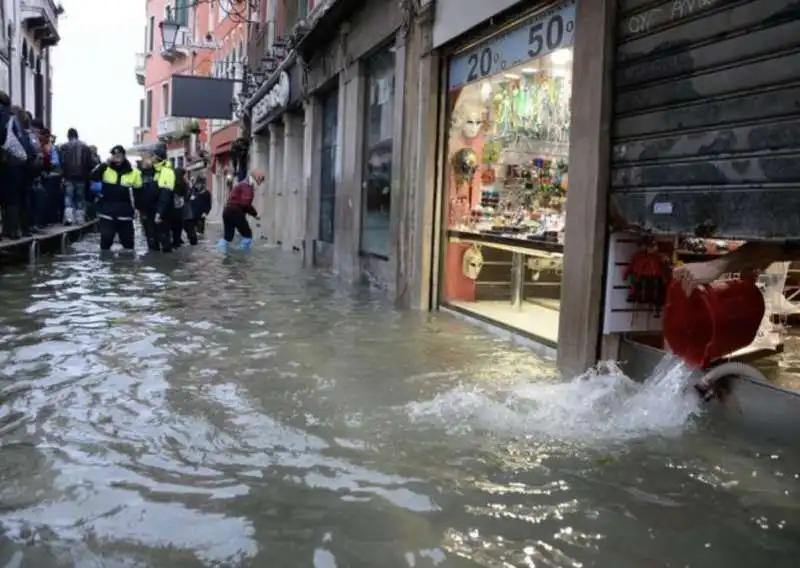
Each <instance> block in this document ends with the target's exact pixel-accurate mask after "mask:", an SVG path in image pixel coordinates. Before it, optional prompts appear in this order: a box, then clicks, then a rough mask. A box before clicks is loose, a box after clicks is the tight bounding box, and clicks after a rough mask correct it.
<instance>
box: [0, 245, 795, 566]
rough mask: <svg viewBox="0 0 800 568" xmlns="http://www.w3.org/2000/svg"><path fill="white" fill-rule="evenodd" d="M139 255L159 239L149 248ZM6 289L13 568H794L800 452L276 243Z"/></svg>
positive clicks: (1, 469)
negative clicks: (561, 364) (567, 363)
mask: <svg viewBox="0 0 800 568" xmlns="http://www.w3.org/2000/svg"><path fill="white" fill-rule="evenodd" d="M138 246H139V248H142V246H143V243H139V245H138ZM97 249H98V244H97V242H96V237H94V236H92V237H90V238H87V239H86V240H85V241H83V242H80V243H78V244H77V245H76V246H75V248H74V250H73V251H72V252H70V253H69V254H66V255H62V256H59V257H56V258H51V259H47V258H45V259H42V261H41V263H40V264H39V265H38V266H37V267H35V268H25V267H23V268H18V269H6V270H5V271H4V272H3V273H2V274H1V275H0V302H2V306H3V310H2V313H0V326H1V327H2V344H1V345H0V359H1V360H2V377H0V380H1V384H2V391H1V392H2V403H1V404H0V444H2V449H1V450H0V479H2V484H0V503H1V504H2V508H0V567H3V568H45V567H72V566H75V567H87V568H90V567H91V568H94V567H115V568H116V567H136V568H139V567H142V568H144V567H154V568H155V567H158V568H162V567H163V568H171V567H175V568H194V567H206V566H214V567H251V566H252V567H258V568H260V567H264V568H267V567H268V568H294V567H302V566H313V567H315V568H333V567H338V568H351V567H352V568H372V567H380V568H391V567H408V568H417V567H428V566H443V567H492V568H494V567H497V568H500V567H503V568H505V567H512V566H514V567H515V566H520V567H523V566H525V567H533V566H535V567H573V568H581V567H590V566H596V567H601V568H658V567H679V568H683V567H686V566H691V567H695V566H696V567H711V566H725V567H727V568H735V567H742V568H752V567H754V566H759V565H770V566H772V567H773V568H774V567H783V566H786V567H789V566H796V563H797V557H798V556H797V555H798V554H800V491H799V490H800V457H799V456H798V454H797V451H796V450H794V451H792V450H790V448H788V447H780V446H774V445H770V444H767V443H763V442H758V441H755V440H746V439H744V438H743V437H742V436H740V435H738V434H737V435H734V434H732V433H731V434H726V433H725V432H724V431H723V430H722V429H721V427H720V425H719V424H717V423H716V422H714V421H713V420H711V419H709V418H708V417H705V416H702V415H699V416H694V415H695V414H696V413H697V412H698V408H697V400H696V399H697V397H696V396H694V395H693V394H692V393H688V394H687V393H685V392H684V390H683V386H682V383H681V380H680V373H677V372H672V373H666V374H665V375H664V376H663V377H660V378H657V379H655V380H653V381H652V382H651V383H648V384H645V385H644V386H642V385H638V384H634V383H631V382H630V381H628V380H627V379H626V378H625V377H623V376H621V375H619V374H617V373H610V374H607V375H604V376H595V377H590V378H588V379H586V380H579V381H568V382H563V381H561V380H560V379H559V378H558V377H557V374H556V372H555V370H554V368H553V366H552V364H551V363H549V362H547V361H544V360H542V359H540V358H538V357H537V356H535V355H534V354H532V353H531V352H530V351H528V350H526V349H524V348H521V347H515V346H513V345H512V344H510V343H509V342H508V341H507V340H505V339H503V338H499V337H495V336H493V335H490V334H489V333H487V332H484V331H483V330H481V329H479V328H476V327H474V326H473V325H471V324H469V323H466V322H463V321H460V320H458V319H456V318H454V317H453V316H450V315H449V314H425V313H407V312H398V311H395V310H394V309H393V308H392V307H391V305H388V304H387V303H386V302H385V301H384V300H383V299H382V295H381V293H379V292H374V291H371V290H367V289H361V290H355V291H354V290H352V289H351V288H349V287H347V286H344V285H342V284H341V283H340V282H337V281H336V280H335V279H333V278H331V277H329V276H327V275H325V274H323V273H321V272H319V271H316V270H312V269H303V268H301V267H300V266H299V264H300V261H299V258H298V256H296V255H295V256H291V255H288V254H287V253H282V252H280V251H276V250H269V249H263V248H257V249H255V250H253V251H252V252H251V253H250V254H238V253H232V254H230V255H228V256H227V257H225V256H223V255H221V254H219V253H218V252H216V251H214V250H212V249H211V247H210V245H208V244H207V243H203V244H201V247H200V248H199V249H193V250H191V251H189V250H181V251H180V252H179V253H177V254H175V255H172V256H167V255H155V256H140V257H138V258H133V257H130V256H125V255H117V256H112V257H107V258H103V257H100V256H98V252H97Z"/></svg>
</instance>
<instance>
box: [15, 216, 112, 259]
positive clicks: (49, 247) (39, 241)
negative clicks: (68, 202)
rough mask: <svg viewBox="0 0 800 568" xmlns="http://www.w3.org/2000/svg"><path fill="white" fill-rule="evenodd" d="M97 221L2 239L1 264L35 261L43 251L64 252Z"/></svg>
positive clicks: (50, 228) (55, 227) (92, 227)
mask: <svg viewBox="0 0 800 568" xmlns="http://www.w3.org/2000/svg"><path fill="white" fill-rule="evenodd" d="M96 224H97V221H89V222H88V223H84V224H83V225H70V226H66V225H58V226H54V227H45V228H44V229H42V230H41V232H40V233H39V234H36V235H31V236H30V237H23V238H21V239H14V240H11V239H2V240H0V265H9V264H19V263H20V262H24V261H25V260H27V261H29V262H34V261H35V260H36V259H37V258H38V257H39V255H40V254H42V253H48V252H50V253H52V252H63V251H64V250H66V248H67V247H68V246H69V245H70V244H71V243H73V242H75V241H77V240H79V239H80V238H81V237H82V236H83V235H85V234H86V233H89V232H92V231H93V230H94V227H95V225H96Z"/></svg>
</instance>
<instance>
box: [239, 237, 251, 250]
mask: <svg viewBox="0 0 800 568" xmlns="http://www.w3.org/2000/svg"><path fill="white" fill-rule="evenodd" d="M251 246H253V239H242V242H240V243H239V250H250V247H251Z"/></svg>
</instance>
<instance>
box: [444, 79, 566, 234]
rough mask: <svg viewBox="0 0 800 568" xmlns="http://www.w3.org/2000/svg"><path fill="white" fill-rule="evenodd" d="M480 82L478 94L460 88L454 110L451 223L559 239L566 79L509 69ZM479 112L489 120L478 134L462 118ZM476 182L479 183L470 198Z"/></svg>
mask: <svg viewBox="0 0 800 568" xmlns="http://www.w3.org/2000/svg"><path fill="white" fill-rule="evenodd" d="M480 89H481V97H480V101H477V99H476V97H475V96H473V95H470V94H469V93H468V92H465V93H461V95H460V96H459V98H458V100H457V102H456V107H455V108H454V110H453V120H454V122H453V129H452V130H451V138H450V148H451V152H452V153H451V157H450V166H451V172H452V176H453V182H452V189H451V192H452V193H451V197H450V201H451V205H450V207H451V216H450V223H451V225H450V226H452V227H456V226H458V227H461V228H462V230H463V229H464V227H465V226H466V228H467V229H468V230H472V231H478V232H486V233H491V234H500V235H504V236H511V237H517V238H528V239H537V240H541V239H544V240H548V241H550V240H552V241H557V242H563V232H564V219H565V218H564V214H565V203H566V196H567V188H568V165H567V158H568V141H569V121H570V115H569V100H570V82H569V80H568V79H567V78H566V77H562V76H556V75H555V74H548V73H544V72H535V73H534V72H529V73H525V72H523V73H521V74H513V73H509V74H507V75H505V76H504V77H503V78H501V79H499V80H495V79H492V80H490V81H487V82H485V83H484V84H483V85H481V87H480ZM478 106H480V108H478ZM479 116H480V117H482V118H484V119H485V122H484V124H486V128H485V129H483V130H481V135H480V136H478V130H477V129H476V130H475V131H474V132H473V131H472V130H473V129H471V128H470V124H471V123H470V121H469V120H467V119H469V118H470V117H472V118H475V117H479ZM473 122H474V120H473ZM473 185H480V193H479V195H478V194H475V195H474V199H473V194H474V192H475V191H477V188H475V187H473ZM478 197H480V199H478ZM456 210H458V212H457V213H456Z"/></svg>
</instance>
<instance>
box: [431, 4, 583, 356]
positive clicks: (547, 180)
mask: <svg viewBox="0 0 800 568" xmlns="http://www.w3.org/2000/svg"><path fill="white" fill-rule="evenodd" d="M575 6H576V4H575V1H574V0H566V1H562V2H559V3H557V4H555V5H550V6H548V7H546V8H544V9H541V8H540V9H538V10H537V11H536V12H533V13H532V14H529V15H527V16H525V17H523V18H521V19H519V20H518V21H517V22H516V23H514V24H512V25H510V26H508V27H506V28H504V29H503V30H502V31H501V32H498V33H496V34H495V35H492V36H490V37H488V38H486V39H485V40H483V41H480V42H478V43H477V44H476V43H474V38H473V39H472V41H471V42H469V41H468V42H467V44H468V45H469V46H470V47H467V48H466V49H465V50H463V51H461V52H459V53H457V54H456V55H455V56H453V57H451V59H450V60H449V62H448V93H447V110H448V121H447V122H448V126H447V129H446V131H445V132H444V133H443V137H444V140H445V141H446V148H445V153H446V155H445V157H444V158H445V159H444V160H443V163H444V166H445V172H444V180H445V183H444V188H443V193H444V195H443V199H442V202H443V209H444V216H445V218H444V222H443V225H444V227H445V235H444V236H443V239H442V240H443V249H444V250H443V254H442V258H443V261H442V266H441V285H440V287H439V289H440V291H441V294H440V304H441V305H443V306H446V307H448V308H451V309H454V310H457V311H461V312H464V313H466V314H468V315H470V316H472V317H476V318H478V319H482V320H486V321H488V322H490V323H493V324H497V325H500V326H502V327H505V328H508V329H510V330H513V331H515V332H518V333H520V334H522V335H526V336H529V337H531V338H533V339H534V340H536V341H538V342H540V343H543V344H545V345H547V346H550V347H555V345H556V342H557V339H558V327H559V318H560V296H561V273H562V266H563V251H564V246H563V236H564V228H565V220H566V211H567V208H566V202H567V189H568V185H569V184H568V176H569V133H570V100H571V93H572V53H573V52H572V44H573V36H574V33H575ZM531 42H533V43H531ZM514 46H517V47H514ZM512 47H513V49H512ZM509 49H511V52H510V51H509ZM514 49H517V51H518V52H517V51H514ZM510 61H514V62H518V63H515V64H513V65H508V64H507V63H508V62H510Z"/></svg>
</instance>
